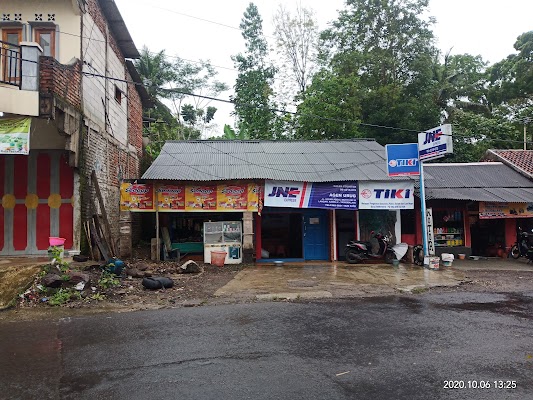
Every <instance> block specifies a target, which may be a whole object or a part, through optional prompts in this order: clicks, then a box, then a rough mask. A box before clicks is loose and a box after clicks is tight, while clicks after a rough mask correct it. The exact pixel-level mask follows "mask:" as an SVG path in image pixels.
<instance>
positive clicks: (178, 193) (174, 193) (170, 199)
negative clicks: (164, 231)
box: [157, 185, 185, 211]
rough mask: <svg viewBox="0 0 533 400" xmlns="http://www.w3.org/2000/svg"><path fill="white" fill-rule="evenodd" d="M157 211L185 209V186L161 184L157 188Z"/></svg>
mask: <svg viewBox="0 0 533 400" xmlns="http://www.w3.org/2000/svg"><path fill="white" fill-rule="evenodd" d="M157 206H158V207H159V211H171V210H175V211H183V210H185V186H183V185H181V186H180V185H162V186H159V187H158V188H157Z"/></svg>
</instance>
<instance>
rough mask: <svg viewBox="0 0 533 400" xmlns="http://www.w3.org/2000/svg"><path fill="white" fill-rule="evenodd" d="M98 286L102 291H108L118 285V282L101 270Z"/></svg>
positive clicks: (115, 278) (113, 275) (107, 272)
mask: <svg viewBox="0 0 533 400" xmlns="http://www.w3.org/2000/svg"><path fill="white" fill-rule="evenodd" d="M98 285H99V286H100V287H101V288H102V289H109V288H111V287H114V286H118V285H120V280H119V279H118V278H117V277H116V276H115V274H112V273H111V272H109V271H106V270H103V271H102V275H101V276H100V279H99V280H98Z"/></svg>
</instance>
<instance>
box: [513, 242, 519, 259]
mask: <svg viewBox="0 0 533 400" xmlns="http://www.w3.org/2000/svg"><path fill="white" fill-rule="evenodd" d="M511 257H513V258H514V259H515V260H517V259H519V258H520V249H519V248H518V246H517V245H516V244H515V245H514V246H513V247H511Z"/></svg>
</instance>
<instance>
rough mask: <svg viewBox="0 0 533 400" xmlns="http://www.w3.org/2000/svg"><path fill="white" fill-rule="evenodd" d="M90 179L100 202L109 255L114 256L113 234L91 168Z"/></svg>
mask: <svg viewBox="0 0 533 400" xmlns="http://www.w3.org/2000/svg"><path fill="white" fill-rule="evenodd" d="M91 180H92V182H93V185H94V189H95V191H96V197H97V198H98V203H99V204H100V211H101V212H102V217H104V227H105V230H106V236H107V238H106V239H107V242H108V243H109V250H110V251H111V255H112V256H113V257H115V256H116V255H117V252H116V251H115V243H113V236H111V227H110V225H109V219H108V218H107V211H106V209H105V205H104V198H103V197H102V192H101V191H100V185H99V184H98V178H97V177H96V172H95V171H94V170H93V172H92V173H91Z"/></svg>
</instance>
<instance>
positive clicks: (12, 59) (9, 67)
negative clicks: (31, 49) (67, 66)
mask: <svg viewBox="0 0 533 400" xmlns="http://www.w3.org/2000/svg"><path fill="white" fill-rule="evenodd" d="M21 41H22V28H9V29H8V28H3V29H2V42H3V43H2V46H0V60H1V67H0V68H1V70H2V74H1V78H2V79H1V80H2V81H3V82H9V83H18V82H19V80H20V57H21V55H20V48H19V46H18V45H19V44H20V42H21Z"/></svg>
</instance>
